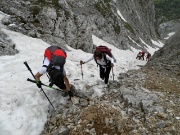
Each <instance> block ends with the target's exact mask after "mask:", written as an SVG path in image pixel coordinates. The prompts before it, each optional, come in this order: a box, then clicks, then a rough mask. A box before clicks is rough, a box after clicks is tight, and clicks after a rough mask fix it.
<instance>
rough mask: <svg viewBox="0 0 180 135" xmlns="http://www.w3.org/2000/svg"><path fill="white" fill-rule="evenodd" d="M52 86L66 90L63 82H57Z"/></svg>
mask: <svg viewBox="0 0 180 135" xmlns="http://www.w3.org/2000/svg"><path fill="white" fill-rule="evenodd" d="M54 84H55V85H56V86H57V87H59V88H60V89H62V90H64V89H66V85H65V84H64V82H59V83H54Z"/></svg>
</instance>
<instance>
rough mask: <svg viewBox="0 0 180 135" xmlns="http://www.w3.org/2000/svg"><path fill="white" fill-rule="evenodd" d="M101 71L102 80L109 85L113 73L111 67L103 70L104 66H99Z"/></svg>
mask: <svg viewBox="0 0 180 135" xmlns="http://www.w3.org/2000/svg"><path fill="white" fill-rule="evenodd" d="M99 69H100V78H101V79H103V80H104V83H105V84H108V80H109V74H110V71H111V66H108V67H106V68H103V67H102V66H99Z"/></svg>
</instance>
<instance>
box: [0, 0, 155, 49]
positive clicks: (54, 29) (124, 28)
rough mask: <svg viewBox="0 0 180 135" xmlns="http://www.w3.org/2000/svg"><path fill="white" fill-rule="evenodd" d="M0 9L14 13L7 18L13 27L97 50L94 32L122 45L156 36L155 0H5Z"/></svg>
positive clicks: (55, 41) (50, 40)
mask: <svg viewBox="0 0 180 135" xmlns="http://www.w3.org/2000/svg"><path fill="white" fill-rule="evenodd" d="M0 10H2V11H3V12H5V13H7V14H10V15H11V17H10V19H9V20H6V21H4V22H3V23H4V24H6V25H9V24H12V23H13V24H15V25H14V26H13V27H12V26H9V28H10V29H13V30H15V31H19V32H22V33H24V34H27V35H29V36H32V37H36V38H42V39H43V40H45V41H46V42H48V43H50V44H53V45H61V46H63V45H65V44H68V45H70V46H71V47H73V48H76V49H77V48H78V49H82V50H84V51H87V52H92V50H93V42H92V34H93V35H95V36H97V37H99V38H101V39H103V40H105V41H106V42H108V43H111V44H113V45H114V46H116V47H118V48H120V49H130V47H131V46H133V47H135V48H143V47H145V45H144V44H143V43H142V41H141V39H142V40H143V41H145V42H146V43H147V44H149V45H152V42H151V39H156V34H155V30H154V16H155V12H154V6H153V1H152V0H150V1H142V0H138V1H131V0H127V1H124V0H118V1H115V0H98V1H97V0H83V1H79V0H61V1H60V0H35V1H24V0H18V1H17V0H14V1H9V0H8V1H7V0H1V5H0ZM120 14H121V15H122V16H123V17H124V18H125V20H124V19H123V18H122V17H120ZM137 43H138V44H140V46H138V45H137Z"/></svg>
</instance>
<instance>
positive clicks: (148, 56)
mask: <svg viewBox="0 0 180 135" xmlns="http://www.w3.org/2000/svg"><path fill="white" fill-rule="evenodd" d="M150 57H151V54H150V53H148V54H147V56H146V61H148V60H149V59H150Z"/></svg>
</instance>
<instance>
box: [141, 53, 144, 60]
mask: <svg viewBox="0 0 180 135" xmlns="http://www.w3.org/2000/svg"><path fill="white" fill-rule="evenodd" d="M144 55H145V52H144V51H142V52H141V58H142V59H143V60H144Z"/></svg>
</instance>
